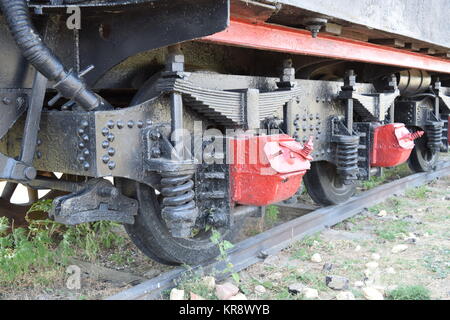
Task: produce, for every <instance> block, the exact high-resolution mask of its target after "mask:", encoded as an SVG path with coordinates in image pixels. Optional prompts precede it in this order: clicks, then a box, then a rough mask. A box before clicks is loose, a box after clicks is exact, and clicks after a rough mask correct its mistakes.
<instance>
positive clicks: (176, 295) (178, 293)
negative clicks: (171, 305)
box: [169, 288, 184, 300]
mask: <svg viewBox="0 0 450 320" xmlns="http://www.w3.org/2000/svg"><path fill="white" fill-rule="evenodd" d="M169 299H170V300H184V290H178V289H176V288H173V289H172V290H171V291H170V298H169Z"/></svg>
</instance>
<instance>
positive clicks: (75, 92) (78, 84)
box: [0, 0, 111, 110]
mask: <svg viewBox="0 0 450 320" xmlns="http://www.w3.org/2000/svg"><path fill="white" fill-rule="evenodd" d="M0 7H1V10H2V12H3V15H4V16H5V18H6V22H7V24H8V26H9V29H10V31H11V34H12V36H13V37H14V40H15V41H16V43H17V46H18V47H19V49H20V50H21V52H22V54H23V55H24V56H25V58H26V59H27V60H28V61H29V62H30V63H31V65H33V66H34V67H35V68H36V70H37V71H39V72H40V73H42V74H43V75H44V76H45V77H46V78H48V79H49V80H50V81H55V82H56V84H55V86H54V88H55V89H56V90H57V91H58V92H59V93H60V94H61V95H62V96H63V97H65V98H67V99H71V100H73V101H74V102H76V103H77V104H78V105H79V106H80V107H82V108H83V109H85V110H94V109H109V108H111V106H110V105H109V104H108V103H107V102H106V101H105V100H103V98H101V97H100V96H98V95H97V94H96V93H94V92H93V91H92V90H90V89H89V88H87V87H86V85H85V84H84V82H83V81H82V80H81V79H80V78H79V77H78V74H75V73H73V72H68V71H67V70H66V69H65V68H64V66H63V64H62V63H61V61H60V60H59V59H58V58H57V57H56V56H55V55H54V54H53V52H52V51H51V50H50V49H49V48H48V47H47V46H46V45H45V43H44V42H43V41H42V39H41V38H40V36H39V34H38V33H37V31H36V29H35V28H34V26H33V24H32V22H31V18H30V13H29V8H28V4H27V1H26V0H0Z"/></svg>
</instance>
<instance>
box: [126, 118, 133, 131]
mask: <svg viewBox="0 0 450 320" xmlns="http://www.w3.org/2000/svg"><path fill="white" fill-rule="evenodd" d="M127 125H128V128H130V129H131V128H133V126H134V121H133V120H130V121H128V123H127Z"/></svg>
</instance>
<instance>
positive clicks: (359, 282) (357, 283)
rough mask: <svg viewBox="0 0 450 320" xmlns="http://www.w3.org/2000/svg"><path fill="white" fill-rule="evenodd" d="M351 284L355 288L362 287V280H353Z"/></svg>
mask: <svg viewBox="0 0 450 320" xmlns="http://www.w3.org/2000/svg"><path fill="white" fill-rule="evenodd" d="M353 285H354V286H355V287H356V288H362V287H364V282H362V281H355V283H354V284H353Z"/></svg>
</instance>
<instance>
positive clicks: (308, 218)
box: [106, 162, 450, 300]
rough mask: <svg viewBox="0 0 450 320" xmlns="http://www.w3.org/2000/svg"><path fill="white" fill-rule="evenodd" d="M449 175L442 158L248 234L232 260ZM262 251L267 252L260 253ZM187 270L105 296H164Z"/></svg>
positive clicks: (255, 255) (218, 266) (267, 250)
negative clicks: (432, 167)
mask: <svg viewBox="0 0 450 320" xmlns="http://www.w3.org/2000/svg"><path fill="white" fill-rule="evenodd" d="M447 175H450V162H441V163H439V165H438V167H437V168H436V170H435V171H433V172H428V173H418V174H414V175H410V176H408V177H405V178H402V179H399V180H396V181H393V182H390V183H387V184H384V185H382V186H379V187H377V188H374V189H372V190H369V191H366V192H364V193H362V194H360V195H358V196H356V197H354V198H352V199H350V200H349V201H348V202H346V203H343V204H340V205H336V206H330V207H325V208H321V209H318V210H316V211H313V212H311V213H309V214H307V215H304V216H302V217H300V218H297V219H294V220H291V221H289V222H287V223H284V224H282V225H280V226H277V227H275V228H273V229H270V230H268V231H265V232H263V233H261V234H258V235H257V236H254V237H252V238H248V239H246V240H244V241H242V242H240V243H238V244H236V245H235V247H234V248H233V249H232V250H231V251H230V252H229V258H230V262H231V263H232V264H233V265H234V268H233V271H235V272H238V271H240V270H243V269H244V268H246V267H248V266H250V265H252V264H255V263H257V262H260V261H262V258H261V257H262V256H267V254H269V255H273V254H276V253H277V252H279V251H280V250H282V249H284V248H286V247H287V246H289V245H290V244H291V243H293V242H295V241H298V240H300V239H302V238H303V237H305V236H308V235H311V234H313V233H315V232H318V231H320V230H323V229H324V228H326V227H331V226H333V225H335V224H337V223H339V222H341V221H343V220H345V219H347V218H349V217H351V216H353V215H355V214H358V213H359V212H361V210H363V209H364V208H367V207H369V206H372V205H375V204H377V203H380V202H382V201H384V200H385V199H387V198H389V197H391V196H393V195H398V194H401V193H402V192H404V191H405V190H406V189H407V188H413V187H417V186H420V185H423V184H425V183H427V182H430V181H433V180H435V179H437V178H440V177H443V176H447ZM261 252H263V253H264V254H263V255H261ZM224 269H225V265H224V263H223V262H216V261H212V262H210V263H206V264H204V265H202V266H196V267H193V268H192V270H193V271H194V272H195V271H196V272H202V270H203V272H208V271H211V270H215V271H221V270H222V271H223V270H224ZM185 272H186V269H185V268H182V267H180V268H176V269H174V270H171V271H169V272H167V273H164V274H161V275H159V276H157V277H155V278H153V279H151V280H148V281H146V282H143V283H141V284H139V285H137V286H135V287H133V288H131V289H128V290H125V291H122V292H120V293H118V294H116V295H113V296H111V297H108V298H106V299H107V300H150V299H158V298H161V294H162V292H163V291H164V290H168V289H170V288H173V287H174V286H176V282H177V279H179V278H180V277H181V276H182V275H183V274H184V273H185Z"/></svg>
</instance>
